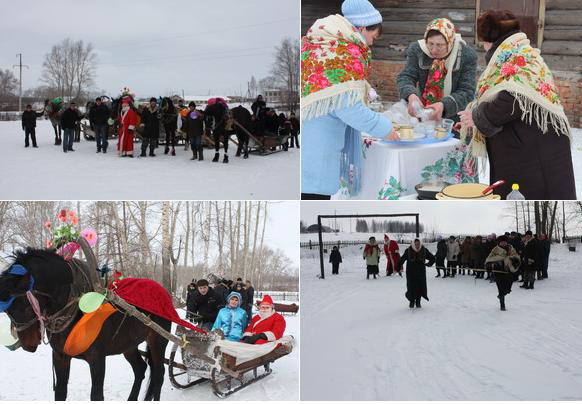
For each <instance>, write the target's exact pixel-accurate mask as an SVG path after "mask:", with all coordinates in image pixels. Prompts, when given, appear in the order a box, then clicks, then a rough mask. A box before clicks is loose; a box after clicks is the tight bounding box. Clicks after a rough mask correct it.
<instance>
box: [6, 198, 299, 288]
mask: <svg viewBox="0 0 582 404" xmlns="http://www.w3.org/2000/svg"><path fill="white" fill-rule="evenodd" d="M63 208H66V209H72V210H75V211H76V212H77V215H78V218H79V225H78V228H79V229H83V228H86V227H91V228H93V229H95V230H96V232H97V234H98V240H99V241H98V242H97V244H96V246H95V247H94V252H95V254H96V257H97V260H98V262H99V263H100V264H107V265H108V266H109V267H110V268H113V269H116V270H120V271H121V272H122V273H123V274H124V275H125V276H132V277H144V278H150V279H154V280H156V281H158V282H160V283H161V284H162V285H163V286H164V287H165V288H167V289H168V290H169V291H171V292H172V293H173V294H174V295H175V296H184V295H185V288H186V286H187V284H188V283H190V281H191V280H192V279H193V278H196V279H200V278H203V277H206V276H207V275H208V274H210V273H213V274H216V275H218V276H221V277H225V278H228V279H236V278H237V277H241V278H243V279H244V280H247V279H248V280H250V281H251V282H252V283H253V285H254V286H255V288H257V289H263V290H290V291H296V290H298V269H297V268H296V267H295V266H294V265H293V263H292V262H291V260H290V259H289V258H288V257H287V256H286V255H285V254H284V253H283V252H282V251H281V250H276V249H273V248H271V247H269V246H268V245H267V244H266V243H265V229H266V228H267V227H268V215H269V213H268V211H269V202H262V201H258V202H254V201H235V202H232V201H222V202H200V201H162V202H151V201H135V202H132V201H113V202H109V201H95V202H58V201H40V202H39V201H4V202H0V251H2V252H4V253H5V254H6V253H10V252H11V251H14V250H15V249H17V248H24V247H36V248H44V247H45V245H46V240H47V239H49V238H50V237H51V231H50V230H48V229H46V228H45V227H44V223H46V222H47V221H51V220H52V221H53V222H56V221H55V218H56V216H57V214H58V212H59V211H60V209H63ZM281 231H285V230H284V229H281ZM2 259H3V260H4V261H6V262H9V261H10V259H9V258H8V257H6V256H5V257H3V258H2Z"/></svg>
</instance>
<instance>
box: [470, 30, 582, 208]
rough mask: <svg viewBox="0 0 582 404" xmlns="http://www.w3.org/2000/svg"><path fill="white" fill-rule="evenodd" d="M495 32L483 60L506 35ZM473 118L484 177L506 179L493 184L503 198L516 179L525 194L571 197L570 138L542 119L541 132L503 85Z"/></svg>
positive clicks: (544, 197)
mask: <svg viewBox="0 0 582 404" xmlns="http://www.w3.org/2000/svg"><path fill="white" fill-rule="evenodd" d="M513 34H515V32H512V33H509V34H508V35H506V36H504V37H502V38H500V39H499V40H498V41H497V42H495V43H494V44H493V46H492V48H491V49H490V50H489V51H487V54H486V55H485V59H486V61H487V62H489V60H490V59H491V57H492V56H493V52H495V49H497V47H498V46H499V45H500V44H501V42H503V40H505V39H506V38H507V37H508V36H510V35H513ZM472 115H473V122H474V123H475V126H476V127H477V128H478V129H479V132H481V133H483V134H484V135H485V136H486V146H487V154H488V157H489V170H490V177H489V181H490V183H491V184H493V183H494V182H496V181H498V180H505V181H506V183H505V184H504V185H501V186H500V187H498V188H497V191H496V192H497V193H498V194H500V195H501V197H502V198H503V199H505V197H506V196H507V194H508V193H509V192H511V185H512V184H514V183H517V184H519V192H521V193H522V194H523V195H524V196H525V199H530V200H532V199H539V200H560V199H576V186H575V184H574V168H573V165H572V152H571V144H570V139H569V138H568V137H567V136H564V135H558V134H557V132H556V130H555V129H554V127H552V126H551V125H548V131H547V133H542V131H541V129H540V128H539V127H538V126H537V124H536V123H535V122H534V121H532V123H531V124H529V123H527V122H524V121H523V120H522V111H521V108H520V107H519V104H518V103H517V102H516V100H515V98H514V97H513V96H512V95H511V94H510V93H508V92H507V91H502V92H500V93H499V94H498V95H497V96H496V97H495V98H494V99H493V100H491V101H490V102H483V103H481V104H479V106H478V107H477V108H475V109H474V110H473V114H472Z"/></svg>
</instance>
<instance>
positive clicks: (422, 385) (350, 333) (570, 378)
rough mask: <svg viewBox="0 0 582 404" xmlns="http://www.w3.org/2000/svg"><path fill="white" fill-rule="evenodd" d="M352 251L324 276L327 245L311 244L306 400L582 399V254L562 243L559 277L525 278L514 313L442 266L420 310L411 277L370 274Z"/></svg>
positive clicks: (304, 262) (492, 290) (305, 253)
mask: <svg viewBox="0 0 582 404" xmlns="http://www.w3.org/2000/svg"><path fill="white" fill-rule="evenodd" d="M401 248H402V247H401ZM428 248H429V250H431V251H433V252H434V251H435V250H436V247H435V245H429V246H428ZM341 252H342V256H343V261H344V263H343V264H342V265H341V266H340V275H337V276H335V275H334V276H332V275H331V267H330V265H331V264H329V263H328V261H329V256H328V255H327V254H326V256H325V258H326V279H325V280H321V279H317V278H316V275H317V274H318V273H319V259H318V255H317V250H315V249H314V250H309V249H302V250H301V254H302V255H301V296H302V304H303V307H302V313H303V314H302V323H301V332H302V337H303V341H304V342H303V344H302V350H301V355H302V356H301V398H302V399H303V400H321V399H325V400H581V399H582V367H581V366H580V363H582V321H580V320H581V319H582V314H581V313H582V293H581V290H582V266H581V265H580V260H581V259H582V252H580V251H578V252H576V253H570V252H568V251H567V248H566V247H565V246H554V247H553V250H552V254H551V256H550V267H549V275H550V279H547V280H543V281H539V282H536V285H535V290H533V291H531V290H527V291H526V290H523V289H520V288H519V287H518V286H519V284H514V287H513V291H512V293H511V294H510V295H509V296H508V297H507V298H506V301H507V307H508V311H507V312H501V311H500V310H499V306H498V304H499V303H498V300H497V299H496V295H497V289H496V286H495V284H490V283H489V282H488V281H484V280H479V281H475V280H474V279H473V278H472V277H469V276H460V277H456V278H454V279H442V278H438V279H435V278H434V276H435V275H436V271H435V270H434V268H431V269H429V272H428V276H427V280H428V295H429V298H430V302H425V301H424V300H423V308H422V309H413V310H411V309H409V308H408V301H407V300H405V298H404V292H405V289H406V280H405V278H398V277H391V278H387V277H385V276H384V277H381V278H380V279H378V280H366V279H365V266H364V262H363V260H362V258H361V254H362V252H361V250H360V249H359V247H350V248H347V247H346V248H344V249H342V251H341ZM385 265H386V261H385V257H384V256H382V257H381V261H380V268H381V271H380V273H382V272H384V273H385V270H384V268H385Z"/></svg>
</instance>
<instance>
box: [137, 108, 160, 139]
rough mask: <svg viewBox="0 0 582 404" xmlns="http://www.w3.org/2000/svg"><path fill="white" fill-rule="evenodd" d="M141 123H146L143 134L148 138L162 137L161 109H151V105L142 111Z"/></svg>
mask: <svg viewBox="0 0 582 404" xmlns="http://www.w3.org/2000/svg"><path fill="white" fill-rule="evenodd" d="M141 123H142V124H143V125H144V129H143V134H142V136H143V137H145V138H148V139H158V138H159V137H160V110H159V109H158V108H157V107H156V108H155V109H154V110H151V109H150V107H149V105H148V106H147V107H146V108H144V109H143V111H142V112H141Z"/></svg>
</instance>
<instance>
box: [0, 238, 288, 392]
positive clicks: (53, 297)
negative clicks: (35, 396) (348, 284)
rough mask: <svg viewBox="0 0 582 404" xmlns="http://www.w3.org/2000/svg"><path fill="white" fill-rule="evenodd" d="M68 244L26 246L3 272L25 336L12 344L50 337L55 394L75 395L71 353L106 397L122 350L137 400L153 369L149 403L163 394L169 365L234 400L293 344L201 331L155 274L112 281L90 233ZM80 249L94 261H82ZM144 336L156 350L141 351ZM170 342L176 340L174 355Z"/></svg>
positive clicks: (180, 381)
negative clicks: (110, 363)
mask: <svg viewBox="0 0 582 404" xmlns="http://www.w3.org/2000/svg"><path fill="white" fill-rule="evenodd" d="M59 247H60V248H59V250H57V251H54V250H36V249H27V250H26V251H20V252H17V253H16V255H15V260H14V262H13V263H12V264H11V265H10V267H9V268H8V269H7V270H5V271H4V272H2V274H1V275H0V312H5V313H6V314H7V315H8V317H9V318H10V323H11V326H10V330H9V332H10V333H11V334H12V336H14V337H15V341H16V343H14V344H12V345H11V346H10V348H11V349H12V350H14V349H18V348H19V347H22V348H23V349H24V350H25V351H27V352H35V351H36V350H37V348H38V346H39V345H40V344H41V343H42V342H43V341H44V340H45V338H46V339H47V340H48V342H47V343H48V344H50V345H51V348H52V350H53V356H52V358H53V372H54V373H53V374H54V378H53V380H54V382H53V390H54V392H55V399H56V400H65V399H66V397H67V384H68V378H69V372H70V361H71V359H72V358H76V359H83V360H85V361H86V362H87V363H88V364H89V367H90V369H91V400H103V399H104V396H103V384H104V379H105V358H106V357H107V356H110V355H118V354H123V355H124V357H125V359H126V360H127V361H128V362H129V363H130V364H131V367H132V369H133V372H134V382H133V385H132V389H131V392H130V395H129V399H130V400H137V398H138V397H139V392H140V389H141V384H142V380H143V379H144V376H145V372H146V369H147V368H148V367H149V368H150V380H149V384H148V387H147V391H146V394H145V399H146V400H152V399H154V400H159V399H160V394H161V389H162V385H163V380H164V363H167V364H168V367H169V375H170V381H171V383H172V384H173V385H174V386H176V387H178V388H181V389H183V388H188V387H193V386H195V385H197V384H202V383H204V382H206V381H208V382H210V383H211V384H212V389H213V391H214V393H215V394H216V395H217V396H218V397H227V396H229V395H231V394H233V393H235V392H237V391H239V390H241V389H242V388H244V387H246V386H248V385H250V384H252V383H255V382H256V381H258V380H260V379H262V378H264V377H266V376H267V375H269V374H270V373H271V367H270V366H271V363H273V362H274V361H276V360H277V359H279V358H281V357H282V356H285V355H287V354H289V353H290V352H291V351H292V349H293V337H283V338H281V339H279V340H276V341H273V342H269V343H267V344H261V345H252V344H245V343H241V342H233V341H228V340H225V339H224V337H223V335H222V332H221V331H220V330H216V331H213V332H208V331H207V330H204V329H201V328H198V327H197V326H195V325H193V324H191V323H189V322H187V321H185V320H183V319H182V318H180V317H179V316H178V314H177V312H176V309H175V308H174V306H173V304H172V298H171V296H170V294H169V293H168V292H167V291H166V290H165V289H164V288H163V287H162V286H161V285H159V284H157V283H156V282H154V281H152V280H149V279H139V278H125V279H122V278H115V277H114V279H115V280H114V281H113V282H108V280H107V279H106V278H107V277H106V276H104V275H105V274H106V273H107V268H106V267H102V268H101V269H99V267H98V265H97V260H96V258H95V255H94V254H93V251H92V249H91V247H90V246H89V244H88V242H87V240H86V239H85V238H84V237H82V236H81V237H79V238H78V239H76V240H74V241H69V242H68V243H66V244H64V245H60V246H59ZM68 247H71V248H68ZM79 248H80V249H81V251H82V252H83V254H84V256H85V259H86V261H81V260H78V259H75V258H73V254H74V253H75V251H76V250H77V249H79ZM57 252H58V253H57ZM100 274H101V275H100ZM172 323H176V324H178V326H177V330H176V333H175V334H173V333H172V332H171V330H172ZM73 337H74V338H73ZM143 342H145V343H146V345H147V350H146V351H145V352H141V353H140V351H139V350H138V346H139V345H140V344H142V343H143ZM168 342H172V343H173V345H172V349H171V353H170V358H169V359H166V358H165V351H166V346H167V344H168ZM142 355H144V356H145V359H146V360H144V359H143V358H142Z"/></svg>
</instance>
